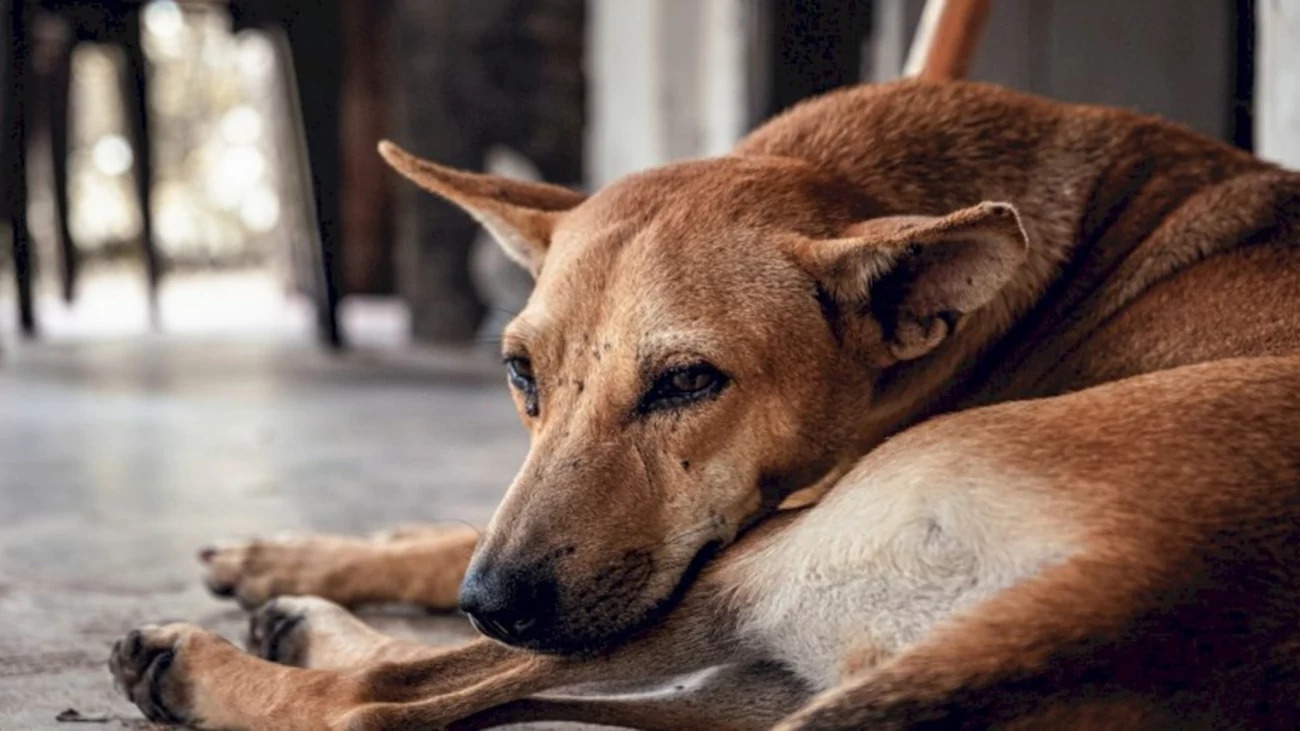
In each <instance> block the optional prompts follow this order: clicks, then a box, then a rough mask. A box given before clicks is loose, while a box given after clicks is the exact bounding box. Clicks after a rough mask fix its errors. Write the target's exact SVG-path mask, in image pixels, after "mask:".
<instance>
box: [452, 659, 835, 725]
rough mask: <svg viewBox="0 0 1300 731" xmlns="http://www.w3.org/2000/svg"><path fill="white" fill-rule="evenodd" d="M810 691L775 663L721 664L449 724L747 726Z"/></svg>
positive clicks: (524, 703) (534, 700)
mask: <svg viewBox="0 0 1300 731" xmlns="http://www.w3.org/2000/svg"><path fill="white" fill-rule="evenodd" d="M584 690H585V689H584ZM809 695H810V691H809V690H808V687H807V685H805V684H804V683H803V682H802V681H801V680H800V679H799V678H797V677H796V676H794V675H793V674H792V673H790V672H789V671H787V670H785V669H783V668H780V667H778V666H775V665H770V664H753V665H727V666H723V667H716V668H710V669H709V670H706V671H704V672H702V673H697V674H694V675H691V676H684V677H678V678H675V679H672V680H670V681H668V682H666V683H661V684H656V685H655V686H654V687H647V688H642V689H638V690H637V691H636V692H614V691H612V690H610V689H608V688H593V689H591V691H590V692H589V693H584V694H582V695H557V694H551V693H548V694H546V695H538V696H533V697H531V698H524V699H522V700H517V701H511V702H509V703H505V704H502V705H500V706H496V707H493V708H489V709H487V710H485V711H481V712H479V713H476V714H474V715H473V716H470V717H469V718H466V719H463V720H461V721H457V722H456V723H454V724H453V725H452V728H453V729H455V731H472V730H474V729H485V728H495V727H497V726H504V725H508V724H516V723H529V722H538V721H569V722H575V723H587V724H596V725H600V726H617V727H620V728H636V729H644V730H645V731H692V730H696V729H698V730H699V731H747V730H749V729H767V728H771V727H772V725H773V724H775V723H776V722H778V721H780V720H781V719H782V718H785V717H786V716H787V715H789V714H790V713H791V712H792V711H794V710H795V709H796V708H798V707H799V706H801V705H803V703H804V702H806V701H807V699H808V697H809Z"/></svg>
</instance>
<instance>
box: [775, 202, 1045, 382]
mask: <svg viewBox="0 0 1300 731" xmlns="http://www.w3.org/2000/svg"><path fill="white" fill-rule="evenodd" d="M845 233H846V235H845V236H844V237H842V238H835V239H829V240H813V239H802V240H800V241H799V242H798V243H797V244H796V247H795V252H794V253H795V257H796V259H797V260H798V261H799V262H800V264H801V265H802V266H803V267H804V268H805V269H806V270H807V271H809V272H810V273H811V274H812V275H813V277H814V278H816V280H817V282H818V284H819V286H820V288H821V290H822V296H825V297H829V298H830V300H831V301H832V302H833V303H835V304H836V309H837V310H839V311H842V312H844V313H846V314H845V315H844V316H849V317H852V316H854V314H853V313H857V314H860V315H868V316H870V317H872V318H874V320H875V321H877V322H878V323H879V326H880V333H881V337H882V338H883V340H884V344H885V346H886V347H887V349H888V352H889V354H890V356H891V357H892V359H896V360H911V359H914V358H919V357H921V356H922V355H925V354H926V353H928V352H930V351H931V350H933V349H934V348H935V347H936V346H938V345H939V343H941V342H943V340H944V339H945V338H947V337H948V336H949V335H950V334H951V333H952V331H953V330H955V329H956V327H957V325H958V324H959V322H960V321H961V319H962V318H964V317H965V316H967V315H969V314H971V313H972V312H974V311H976V310H978V309H979V308H981V307H983V306H984V305H986V304H988V303H989V302H990V301H992V300H993V298H994V297H995V296H996V295H997V293H998V292H999V291H1000V290H1001V289H1002V287H1003V286H1005V285H1006V284H1007V282H1009V281H1010V280H1011V278H1012V276H1013V275H1014V274H1015V272H1016V270H1017V269H1018V268H1019V267H1020V266H1021V264H1022V263H1023V262H1024V261H1025V256H1026V252H1027V251H1028V246H1029V242H1028V238H1027V237H1026V235H1025V230H1024V227H1023V226H1021V224H1020V216H1019V215H1018V214H1017V213H1016V209H1015V208H1014V207H1013V206H1012V205H1011V204H1009V203H981V204H979V205H977V206H973V207H971V208H964V209H962V210H959V211H957V212H955V213H951V214H949V215H947V216H888V217H884V218H876V219H871V220H868V221H864V222H862V223H860V224H857V225H855V226H853V227H851V228H850V230H849V231H847V232H845Z"/></svg>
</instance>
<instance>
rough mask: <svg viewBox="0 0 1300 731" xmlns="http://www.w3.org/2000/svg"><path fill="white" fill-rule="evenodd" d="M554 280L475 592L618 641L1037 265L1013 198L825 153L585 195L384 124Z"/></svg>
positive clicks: (831, 458)
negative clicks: (894, 212)
mask: <svg viewBox="0 0 1300 731" xmlns="http://www.w3.org/2000/svg"><path fill="white" fill-rule="evenodd" d="M381 151H382V153H383V154H384V156H385V158H386V159H387V160H388V161H389V163H390V164H392V165H393V166H394V167H395V168H396V169H397V170H398V171H400V172H401V173H402V174H404V175H406V176H407V177H408V178H410V179H411V180H413V181H414V182H416V183H417V184H419V185H420V186H422V187H424V188H426V189H428V190H430V191H432V192H434V193H437V194H439V195H442V196H444V197H446V198H447V199H449V200H451V201H452V202H454V203H456V204H458V205H460V206H461V207H463V208H464V209H465V210H467V211H468V212H469V213H470V214H472V215H473V216H474V217H475V218H477V219H478V220H479V221H480V222H481V223H482V224H483V225H484V226H486V227H487V228H488V229H489V230H490V231H491V232H492V234H493V235H494V236H495V237H496V239H497V240H498V241H499V242H500V243H501V244H502V246H504V247H505V249H506V251H507V252H508V253H509V254H510V255H511V256H512V257H513V258H515V259H516V260H517V261H519V262H520V263H521V264H523V265H524V266H526V267H528V268H529V269H530V270H531V271H532V272H533V273H534V274H535V275H536V277H537V282H536V287H535V290H534V292H533V294H532V296H531V298H530V299H529V302H528V305H527V307H525V309H524V310H523V312H521V313H520V314H519V316H518V317H517V318H516V319H515V320H514V321H513V322H512V323H511V324H510V325H509V326H508V327H507V328H506V331H505V333H504V336H503V339H502V340H503V344H502V350H503V355H504V358H505V368H506V371H507V374H508V379H509V383H510V388H511V390H512V391H513V393H514V398H515V402H516V404H517V405H518V408H519V413H520V416H521V418H522V419H523V421H524V424H525V425H526V426H527V427H528V429H529V430H530V431H531V432H532V448H531V451H530V453H529V455H528V458H527V460H526V462H525V463H524V466H523V468H522V469H521V470H520V472H519V474H518V476H517V477H516V479H515V481H514V484H513V485H512V486H511V488H510V491H509V493H508V494H507V496H506V498H505V500H504V501H503V503H502V504H501V506H500V508H499V509H498V510H497V513H496V515H495V517H494V518H493V520H492V522H491V524H490V526H489V527H488V530H487V534H486V535H485V537H484V539H483V541H482V543H481V544H480V546H479V549H478V551H477V553H476V554H475V557H474V560H473V563H472V565H471V567H470V571H469V574H468V576H467V577H466V580H465V583H464V585H463V586H462V595H461V600H462V606H463V608H464V609H465V610H466V611H467V612H468V613H469V614H470V615H471V617H472V618H473V620H474V622H475V624H476V625H477V626H478V627H479V628H480V629H481V630H482V631H484V632H485V633H486V634H489V635H492V636H494V637H496V638H498V639H500V640H502V641H505V642H508V643H511V644H515V645H519V646H523V647H528V648H532V649H536V650H542V651H554V652H575V651H582V650H585V649H593V648H599V647H601V646H604V645H606V644H608V643H609V642H611V641H614V640H616V639H618V638H619V637H621V636H624V635H625V634H626V633H628V632H630V631H632V630H635V629H636V628H638V627H640V626H641V625H643V624H644V623H645V622H646V621H648V620H650V619H652V618H653V617H655V616H656V615H657V613H658V612H660V611H661V610H663V609H665V608H666V607H667V606H669V605H670V604H671V603H672V602H673V600H674V599H675V597H676V596H677V595H678V594H679V593H680V592H681V591H682V589H683V588H684V587H685V586H686V584H687V583H688V582H689V581H690V579H691V577H692V576H693V574H694V572H695V570H696V569H697V568H698V567H699V566H700V564H701V563H702V562H703V561H704V560H706V559H707V557H708V556H709V555H711V553H712V552H713V551H715V550H716V549H718V548H719V547H721V546H723V545H725V544H727V543H729V542H730V541H732V540H733V539H734V538H735V537H736V536H737V534H738V533H739V532H740V531H741V530H742V529H743V528H744V527H745V526H746V525H748V524H749V523H751V522H752V521H754V520H756V519H757V518H760V517H762V516H763V515H764V514H765V513H767V512H768V511H771V510H773V509H774V508H775V507H776V506H777V505H778V504H779V503H781V501H782V500H783V499H785V498H786V497H787V496H789V495H790V494H791V493H793V492H795V491H797V490H801V489H803V488H808V487H810V486H813V485H815V484H817V483H819V482H824V481H826V480H830V479H833V478H834V477H835V476H837V475H838V474H840V472H841V471H842V470H844V469H845V468H847V466H848V465H849V464H851V462H852V461H853V460H854V459H855V458H856V457H858V456H860V455H861V454H862V453H863V451H864V450H865V449H867V448H869V447H870V446H871V444H873V443H874V442H875V441H878V440H879V439H881V438H883V436H885V435H887V434H888V433H889V432H890V431H891V430H892V429H893V428H896V427H897V425H898V422H899V420H900V419H901V418H902V415H903V414H905V413H906V412H907V409H908V407H909V406H910V405H912V402H914V401H915V400H916V399H917V398H918V396H916V395H915V394H912V395H909V394H908V393H905V392H906V391H908V390H909V389H912V386H910V385H909V379H908V378H906V377H904V376H901V375H899V374H900V370H899V369H900V368H903V367H905V366H906V365H907V364H909V363H915V362H917V361H919V360H921V359H924V358H925V357H927V355H928V354H931V353H933V352H934V351H936V349H939V348H941V347H942V345H943V344H944V343H945V341H946V340H949V339H950V338H951V336H952V335H953V334H954V332H955V330H956V329H957V328H958V327H960V326H962V325H963V322H964V321H965V320H966V319H967V316H969V315H971V314H972V313H974V312H975V311H976V310H978V309H980V308H981V307H983V306H984V305H986V304H987V303H988V302H990V301H991V300H992V299H993V298H994V297H995V296H996V295H997V293H998V292H999V290H1000V289H1001V288H1002V287H1003V286H1004V285H1005V284H1006V283H1007V281H1008V280H1009V279H1010V278H1011V276H1012V273H1013V272H1014V271H1015V270H1016V269H1017V267H1019V266H1020V264H1021V262H1022V261H1023V259H1024V254H1025V248H1026V243H1025V236H1024V232H1023V230H1022V229H1021V226H1020V224H1019V221H1018V218H1017V215H1016V213H1015V211H1014V210H1013V209H1012V208H1011V206H1009V205H1005V204H981V205H978V206H975V207H973V208H968V209H964V210H960V211H957V212H955V213H952V214H950V215H945V216H937V217H930V216H890V215H880V213H881V211H880V206H879V202H873V201H867V200H862V199H860V198H857V197H855V194H854V193H853V192H852V191H850V190H848V189H847V188H846V186H843V185H841V184H839V183H838V182H837V181H835V180H833V179H830V178H828V177H826V176H824V175H822V174H819V173H818V172H817V171H816V170H814V169H813V168H812V167H811V166H809V165H806V164H804V163H801V162H798V161H794V160H789V159H782V158H764V157H739V156H735V157H724V158H718V159H713V160H707V161H700V162H690V163H684V164H679V165H673V166H669V167H665V168H660V169H656V170H653V171H650V172H646V173H642V174H639V175H634V176H631V177H629V178H627V179H625V180H623V181H621V182H618V183H616V184H614V185H612V186H611V187H609V188H606V189H605V190H603V191H601V192H599V193H597V194H595V195H593V196H591V197H590V198H584V197H583V196H582V195H580V194H578V193H575V192H573V191H570V190H567V189H563V188H557V187H553V186H547V185H541V184H535V183H525V182H520V181H514V180H508V179H504V178H499V177H493V176H487V175H479V174H472V173H465V172H459V171H454V170H450V169H447V168H443V167H440V166H438V165H435V164H433V163H429V162H426V161H423V160H419V159H416V158H414V157H412V156H410V155H408V154H406V153H404V152H402V151H401V150H399V149H398V148H396V147H394V146H392V145H390V144H387V143H385V144H384V145H382V146H381Z"/></svg>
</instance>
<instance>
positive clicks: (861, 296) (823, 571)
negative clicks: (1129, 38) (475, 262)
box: [110, 81, 1300, 731]
mask: <svg viewBox="0 0 1300 731" xmlns="http://www.w3.org/2000/svg"><path fill="white" fill-rule="evenodd" d="M381 153H382V154H383V155H384V157H385V158H386V159H387V160H388V162H389V163H390V164H391V165H392V166H393V167H394V168H395V169H396V170H397V171H398V172H400V173H401V174H403V175H405V176H406V177H407V178H409V179H411V180H412V181H414V182H415V183H417V184H418V185H420V186H421V187H423V188H426V189H428V190H430V191H432V192H433V193H436V194H438V195H440V196H443V197H445V198H446V199H448V200H450V201H452V202H454V203H456V204H459V205H460V206H461V207H462V208H464V209H465V210H466V211H467V212H469V213H470V214H471V215H473V216H474V217H475V218H476V219H477V220H478V221H479V222H481V223H482V224H483V225H484V226H485V227H486V228H487V229H488V230H489V231H490V232H491V233H492V234H493V235H494V237H495V238H496V239H497V241H498V242H499V243H500V244H501V245H502V246H503V247H504V249H505V251H506V252H507V253H509V254H510V255H511V256H512V257H513V258H514V259H515V260H516V261H518V262H519V263H520V264H522V265H523V266H525V267H526V268H527V269H528V270H530V271H531V272H532V273H533V275H534V276H535V277H536V288H535V291H534V292H533V294H532V296H531V298H530V299H529V302H528V305H527V307H526V308H525V309H524V310H523V312H522V313H521V314H520V315H519V316H518V318H516V320H514V321H513V322H512V323H511V324H510V325H509V327H508V328H507V329H506V331H505V334H504V338H503V354H504V358H505V365H506V370H507V377H508V380H509V383H510V387H511V390H512V392H513V395H514V399H515V402H516V404H517V405H518V408H519V412H520V415H521V418H522V420H523V422H524V424H525V425H526V426H527V427H528V428H529V430H530V431H531V433H532V448H531V450H530V452H529V455H528V457H527V459H526V461H525V463H524V465H523V467H522V469H521V470H520V472H519V474H518V476H517V478H516V479H515V481H514V483H513V484H512V485H511V487H510V489H509V492H508V493H507V495H506V497H505V498H504V501H503V502H502V504H501V506H500V507H499V509H498V510H497V512H496V513H495V515H494V517H493V519H492V521H491V522H490V524H489V526H488V527H487V529H486V532H485V533H484V534H483V536H482V537H481V538H479V536H478V535H477V534H476V533H474V532H473V531H464V530H462V531H437V530H431V531H426V530H414V531H406V532H403V533H401V534H399V535H395V536H389V537H386V538H383V539H375V540H360V539H344V538H329V537H324V538H313V539H305V540H301V541H291V542H280V543H275V542H261V543H252V544H244V545H237V546H234V547H228V548H225V549H222V550H219V551H208V552H205V554H204V556H203V559H204V561H205V563H206V564H207V566H208V572H209V574H208V582H209V585H210V586H212V587H213V588H214V590H216V591H218V592H221V593H227V594H234V595H235V596H237V597H238V598H239V599H240V600H241V601H242V602H244V603H245V604H247V605H249V606H255V605H261V608H260V609H259V610H258V611H257V613H256V614H255V615H254V616H253V619H252V627H251V632H250V641H251V649H252V650H253V652H251V653H249V652H244V651H242V650H240V649H239V648H236V647H235V646H233V645H231V644H229V643H227V642H226V641H224V640H222V639H221V638H219V637H217V636H215V635H213V634H211V633H208V632H206V631H204V630H202V629H200V628H198V627H195V626H193V625H188V624H169V625H161V626H149V627H144V628H141V629H138V630H135V631H133V632H131V633H129V634H128V635H127V636H126V637H125V638H124V639H123V640H122V641H120V642H119V643H118V644H117V645H116V646H115V647H114V649H113V653H112V658H111V660H110V665H111V667H112V670H113V673H114V676H115V677H116V679H117V681H118V682H119V684H120V685H121V686H122V687H123V688H124V689H125V691H126V693H127V695H128V697H130V698H131V699H132V700H133V701H134V702H135V703H136V704H137V705H138V706H139V707H140V708H141V710H142V711H143V712H144V713H145V715H147V716H148V717H149V718H151V719H155V720H165V721H173V722H181V723H186V724H189V725H191V726H194V727H198V728H212V729H217V728H221V729H226V728H239V729H275V730H276V731H295V730H297V729H304V730H305V729H340V730H342V729H346V730H348V731H361V730H363V729H364V730H370V729H407V728H444V727H448V728H457V729H469V728H484V727H490V726H494V725H499V724H504V723H513V722H518V721H525V720H573V721H585V722H591V723H599V724H605V725H617V726H631V727H637V728H651V729H688V728H698V729H750V728H770V727H773V726H775V727H777V728H780V729H783V730H785V731H790V730H793V729H857V728H877V729H890V728H938V727H944V728H947V727H954V728H957V727H961V728H966V727H972V728H974V727H988V726H997V727H1006V728H1017V729H1028V728H1045V729H1046V728H1050V729H1063V728H1078V729H1094V728H1172V727H1177V728H1216V729H1219V728H1293V727H1295V726H1296V725H1297V723H1300V629H1297V628H1300V357H1298V356H1297V353H1298V352H1300V309H1297V308H1296V306H1295V304H1296V303H1297V302H1298V301H1300V228H1298V226H1300V174H1296V173H1291V172H1287V171H1284V170H1281V169H1279V168H1277V167H1275V166H1273V165H1270V164H1267V163H1265V162H1263V161H1261V160H1259V159H1257V158H1255V157H1253V156H1251V155H1249V154H1247V153H1245V152H1243V151H1240V150H1237V149H1235V148H1232V147H1230V146H1227V145H1225V144H1221V143H1219V142H1216V141H1213V140H1210V139H1207V138H1204V137H1201V136H1199V135H1197V134H1195V133H1193V132H1191V131H1189V130H1186V129H1184V128H1182V127H1179V126H1176V125H1173V124H1170V123H1167V122H1164V121H1162V120H1159V119H1155V118H1152V117H1147V116H1142V115H1139V114H1136V113H1131V112H1127V111H1120V110H1115V109H1108V108H1102V107H1093V106H1081V105H1072V104H1063V103H1058V102H1054V101H1049V100H1046V99H1041V98H1037V97H1033V96H1028V95H1023V94H1020V93H1016V92H1012V91H1009V90H1005V89H1001V88H998V87H994V86H988V85H980V84H972V83H957V82H954V83H927V82H915V81H901V82H894V83H888V84H880V85H871V86H863V87H857V88H852V89H849V90H844V91H839V92H834V93H831V94H829V95H826V96H824V97H821V98H818V99H816V100H811V101H808V102H805V103H803V104H801V105H799V106H797V107H795V108H793V109H792V110H790V111H788V112H786V113H785V114H783V115H781V116H779V117H778V118H776V119H774V120H773V121H771V122H769V123H768V124H767V125H765V126H763V127H761V128H759V129H758V130H757V131H755V132H754V133H752V134H751V135H750V136H749V137H747V138H746V139H745V140H743V141H742V142H741V143H740V144H739V145H738V146H737V147H736V149H735V150H734V151H733V153H731V154H729V155H726V156H723V157H719V158H716V159H707V160H699V161H691V162H684V163H678V164H673V165H669V166H666V167H662V168H657V169H653V170H649V171H646V172H643V173H639V174H636V175H632V176H630V177H628V178H625V179H623V180H621V181H619V182H616V183H614V184H613V185H611V186H609V187H608V188H606V189H604V190H601V191H599V192H597V193H595V194H594V195H592V196H590V197H584V196H582V195H580V194H579V193H576V192H573V191H571V190H567V189H564V188H559V187H553V186H548V185H545V184H539V183H524V182H520V181H514V180H509V179H504V178H499V177H492V176H485V175H478V174H471V173H465V172H459V171H455V170H452V169H448V168H444V167H441V166H439V165H437V164H435V163H432V162H428V161H424V160H420V159H418V158H415V157H413V156H411V155H410V154H408V153H406V152H404V151H402V150H400V149H399V148H397V147H396V146H394V145H391V144H388V143H383V144H381ZM344 567H346V568H344ZM458 587H459V589H458ZM292 595H317V596H316V597H299V596H292ZM320 597H324V598H320ZM329 600H333V601H329ZM381 600H400V601H410V602H416V603H421V604H425V605H428V606H432V607H452V606H456V605H457V604H458V605H459V606H460V607H461V608H462V609H463V610H464V611H465V612H466V613H467V614H468V615H469V618H470V621H471V622H472V623H473V625H474V626H475V627H476V628H477V629H478V630H479V631H480V632H481V633H482V634H483V635H485V637H484V638H482V639H480V640H477V641H474V642H472V643H470V644H469V645H467V646H464V647H459V648H453V649H433V648H425V647H419V646H416V645H413V644H409V643H406V642H403V641H399V640H395V639H391V638H386V637H383V636H382V635H379V634H378V633H376V632H375V631H373V630H371V629H369V628H368V627H366V626H365V625H364V624H362V623H361V622H360V621H358V620H356V619H354V618H353V617H352V616H351V615H350V614H348V613H347V611H346V610H345V609H344V608H343V605H353V604H357V603H363V602H368V601H381ZM659 681H666V682H667V685H663V686H661V687H655V688H653V689H651V690H647V691H645V692H631V691H627V690H626V689H625V688H624V689H622V690H618V689H615V690H618V692H611V693H607V694H605V695H590V694H586V693H572V692H568V691H567V690H566V689H569V688H572V687H575V686H589V685H590V684H592V683H598V684H599V683H605V684H608V683H611V682H620V683H621V682H643V683H652V682H659Z"/></svg>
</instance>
